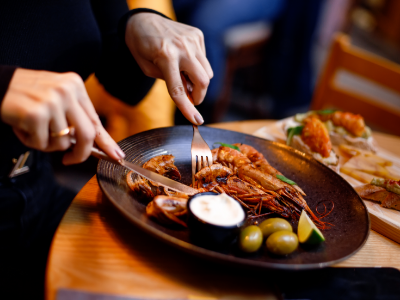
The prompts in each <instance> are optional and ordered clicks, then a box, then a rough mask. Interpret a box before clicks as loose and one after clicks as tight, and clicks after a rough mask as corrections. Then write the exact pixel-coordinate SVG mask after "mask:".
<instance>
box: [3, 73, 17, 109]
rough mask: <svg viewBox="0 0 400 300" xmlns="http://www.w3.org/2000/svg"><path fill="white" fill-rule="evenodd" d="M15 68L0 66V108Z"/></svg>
mask: <svg viewBox="0 0 400 300" xmlns="http://www.w3.org/2000/svg"><path fill="white" fill-rule="evenodd" d="M16 68H17V67H16V66H4V65H0V108H1V102H3V98H4V96H5V95H6V93H7V89H8V85H9V84H10V81H11V78H12V77H13V75H14V72H15V69H16Z"/></svg>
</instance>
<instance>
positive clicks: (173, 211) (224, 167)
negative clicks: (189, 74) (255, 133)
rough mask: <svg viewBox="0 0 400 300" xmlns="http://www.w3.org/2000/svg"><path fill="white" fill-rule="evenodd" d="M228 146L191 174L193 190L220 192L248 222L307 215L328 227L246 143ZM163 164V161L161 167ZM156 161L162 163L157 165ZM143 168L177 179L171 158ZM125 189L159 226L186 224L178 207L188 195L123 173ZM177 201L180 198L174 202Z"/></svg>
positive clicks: (300, 192)
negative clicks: (136, 196)
mask: <svg viewBox="0 0 400 300" xmlns="http://www.w3.org/2000/svg"><path fill="white" fill-rule="evenodd" d="M233 146H235V147H237V148H238V149H239V151H238V150H235V149H233V148H232V147H226V146H220V147H218V148H216V149H213V150H212V154H213V161H214V164H213V165H211V166H210V167H205V168H203V169H201V170H200V171H199V172H198V173H197V174H195V183H194V186H193V187H194V188H195V189H197V190H198V191H199V193H200V192H215V193H218V194H221V193H225V194H227V195H228V196H230V197H232V198H234V199H235V200H237V201H238V202H239V203H240V204H241V205H242V207H244V208H245V209H246V210H247V216H248V218H249V219H255V218H259V217H263V216H267V215H269V214H273V213H276V214H278V215H280V216H282V217H284V218H288V219H291V220H298V219H299V217H300V214H301V211H303V210H304V211H306V212H307V213H308V214H309V215H310V218H311V219H312V220H313V221H314V222H315V223H316V225H317V226H318V227H320V228H326V227H327V223H326V222H324V221H322V220H320V217H317V216H316V215H315V214H314V213H313V211H312V210H311V209H310V208H309V207H308V205H307V202H306V201H305V199H304V196H305V193H304V191H303V190H302V189H301V188H300V187H299V186H298V185H297V184H296V183H295V182H293V181H291V180H290V179H288V178H286V177H285V176H284V175H283V174H281V173H280V172H279V171H277V170H276V169H274V168H273V167H272V166H271V165H270V164H269V163H268V161H267V160H266V158H265V157H264V156H263V155H262V154H261V153H260V152H258V151H257V150H256V149H254V148H253V147H251V146H249V145H245V144H235V145H233ZM165 162H167V163H165ZM157 163H159V164H162V166H161V167H159V166H158V165H157ZM143 167H144V168H152V169H153V170H155V171H156V172H163V174H164V175H169V176H171V175H172V176H174V177H175V178H178V177H180V174H179V170H178V169H177V168H176V167H175V166H174V158H173V157H172V156H168V157H163V156H158V157H154V158H152V159H151V160H150V161H148V162H146V163H145V164H144V166H143ZM127 183H128V186H129V187H130V188H131V189H132V190H133V191H134V192H135V193H137V194H139V195H140V196H141V197H142V198H144V199H147V200H148V201H150V203H149V204H148V208H147V212H148V214H149V216H152V217H155V218H157V220H159V221H160V222H164V223H165V222H166V223H170V222H171V221H172V222H174V221H175V223H177V224H180V225H183V224H182V222H183V223H184V222H185V217H184V216H183V214H184V213H185V212H186V211H185V210H184V209H183V206H184V205H185V204H186V201H187V199H188V195H186V194H184V193H177V192H174V191H170V190H169V189H167V188H165V187H162V186H158V185H157V184H156V183H154V182H151V181H149V180H147V179H143V178H141V177H140V176H136V175H135V178H134V177H132V173H131V172H129V173H128V174H127ZM176 198H182V200H180V201H179V202H177V199H176Z"/></svg>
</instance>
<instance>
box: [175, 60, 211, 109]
mask: <svg viewBox="0 0 400 300" xmlns="http://www.w3.org/2000/svg"><path fill="white" fill-rule="evenodd" d="M181 68H182V69H183V70H184V71H185V74H187V75H188V76H189V79H190V81H191V82H192V83H193V92H192V96H193V101H194V104H195V105H199V104H200V103H201V102H203V99H204V97H205V95H206V93H207V88H208V85H209V83H210V79H209V78H208V75H207V73H206V71H205V70H204V68H203V66H202V65H201V64H200V62H199V61H198V60H197V59H196V58H194V59H191V60H187V61H185V62H184V63H182V66H181Z"/></svg>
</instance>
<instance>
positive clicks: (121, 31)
mask: <svg viewBox="0 0 400 300" xmlns="http://www.w3.org/2000/svg"><path fill="white" fill-rule="evenodd" d="M139 13H151V14H155V15H159V16H162V17H164V18H166V19H170V18H168V17H167V16H166V15H164V14H162V13H160V12H158V11H156V10H152V9H149V8H135V9H132V10H130V11H129V12H127V13H126V14H125V15H123V16H122V18H121V19H120V20H119V23H118V35H119V38H120V40H121V41H124V42H125V38H126V29H127V25H128V21H129V20H130V19H131V17H132V16H133V15H136V14H139ZM170 20H171V19H170Z"/></svg>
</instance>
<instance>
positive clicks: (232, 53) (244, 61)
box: [212, 22, 271, 123]
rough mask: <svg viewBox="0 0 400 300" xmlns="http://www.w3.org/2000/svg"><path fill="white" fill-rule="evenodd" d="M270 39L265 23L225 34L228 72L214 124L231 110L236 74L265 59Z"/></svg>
mask: <svg viewBox="0 0 400 300" xmlns="http://www.w3.org/2000/svg"><path fill="white" fill-rule="evenodd" d="M270 37H271V28H270V25H269V24H267V23H264V22H254V23H249V24H242V25H238V26H235V27H233V28H232V29H230V30H229V31H228V32H227V33H226V34H225V38H224V40H225V41H224V42H225V46H226V48H227V59H226V71H225V78H224V85H223V89H222V91H221V95H220V96H219V97H218V99H217V102H216V104H215V108H214V113H213V117H212V122H213V123H217V122H221V121H222V119H223V117H224V115H225V113H226V111H227V110H228V108H229V105H230V101H231V95H232V87H233V79H234V77H235V74H236V72H237V71H238V70H240V69H243V68H247V67H250V66H255V65H257V64H259V63H260V62H261V61H262V60H263V59H264V56H265V51H266V50H265V47H266V44H267V42H268V40H269V39H270Z"/></svg>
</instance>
